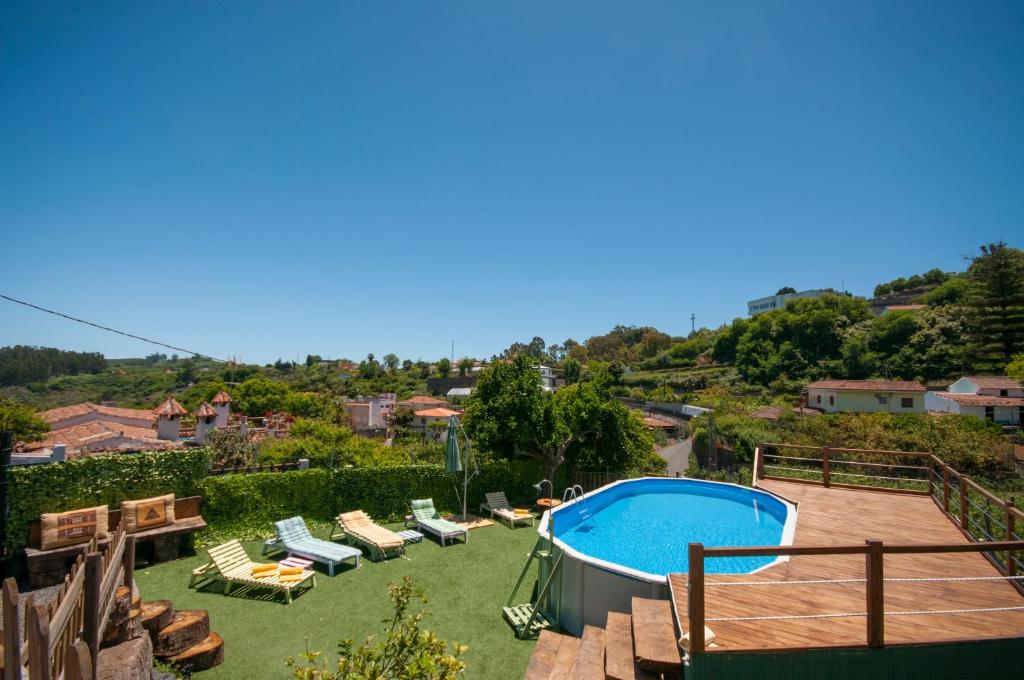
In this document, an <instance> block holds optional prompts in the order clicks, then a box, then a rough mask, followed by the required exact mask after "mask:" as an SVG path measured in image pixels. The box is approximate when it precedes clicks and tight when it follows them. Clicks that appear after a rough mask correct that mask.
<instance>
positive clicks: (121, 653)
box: [96, 635, 153, 680]
mask: <svg viewBox="0 0 1024 680" xmlns="http://www.w3.org/2000/svg"><path fill="white" fill-rule="evenodd" d="M152 672H153V644H152V643H151V642H150V640H149V636H148V635H143V636H141V637H139V638H136V639H135V640H131V641H129V642H125V643H124V644H120V645H117V646H116V647H108V648H107V649H104V650H102V651H101V652H100V654H99V661H98V668H97V672H96V680H149V679H150V676H151V674H152Z"/></svg>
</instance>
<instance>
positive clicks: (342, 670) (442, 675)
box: [286, 576, 467, 680]
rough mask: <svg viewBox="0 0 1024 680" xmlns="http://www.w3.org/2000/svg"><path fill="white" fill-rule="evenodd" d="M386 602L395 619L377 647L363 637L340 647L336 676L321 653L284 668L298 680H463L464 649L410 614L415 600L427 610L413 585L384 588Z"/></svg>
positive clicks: (371, 638)
mask: <svg viewBox="0 0 1024 680" xmlns="http://www.w3.org/2000/svg"><path fill="white" fill-rule="evenodd" d="M388 597H389V598H390V599H391V601H392V602H393V603H394V607H395V610H394V614H393V615H392V617H391V620H390V622H388V621H387V620H385V621H384V623H390V625H389V626H388V628H387V630H386V632H385V636H384V638H383V639H381V640H380V641H379V642H377V641H376V637H375V636H373V635H367V636H366V637H365V638H364V639H363V642H362V643H361V644H359V645H356V643H355V641H354V640H342V641H341V642H340V643H339V644H338V669H337V672H334V671H331V670H330V669H329V668H328V665H327V662H326V661H325V660H323V659H321V652H318V651H310V650H309V649H308V648H307V650H306V651H305V652H303V653H302V655H301V659H302V660H301V661H297V660H296V659H295V658H294V657H288V659H287V661H286V663H287V665H288V667H289V668H291V669H293V670H292V673H293V675H294V677H296V678H299V679H300V680H356V679H357V678H402V680H455V678H459V677H462V672H463V670H465V668H466V664H465V663H464V662H463V661H462V660H461V658H460V657H462V655H463V654H465V653H466V649H467V647H466V646H465V645H460V644H458V643H454V644H453V645H452V649H451V651H450V652H449V649H448V643H447V642H445V641H444V640H442V639H441V638H439V637H437V635H435V634H434V633H433V632H431V631H429V630H425V629H423V627H422V623H423V618H424V617H425V616H426V612H425V611H424V610H423V609H420V610H419V611H417V612H415V613H410V611H409V606H410V605H411V604H412V602H413V600H414V599H415V600H419V601H420V602H421V603H423V604H426V602H427V598H426V596H425V595H424V593H423V590H422V589H418V588H414V587H413V585H412V579H410V578H409V577H408V576H404V577H402V582H401V583H389V584H388Z"/></svg>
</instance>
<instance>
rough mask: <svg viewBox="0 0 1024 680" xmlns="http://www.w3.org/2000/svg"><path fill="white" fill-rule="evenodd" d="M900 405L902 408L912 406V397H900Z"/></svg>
mask: <svg viewBox="0 0 1024 680" xmlns="http://www.w3.org/2000/svg"><path fill="white" fill-rule="evenodd" d="M900 406H902V407H903V408H914V398H913V397H901V398H900Z"/></svg>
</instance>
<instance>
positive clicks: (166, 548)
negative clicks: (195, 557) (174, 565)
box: [153, 535, 181, 562]
mask: <svg viewBox="0 0 1024 680" xmlns="http://www.w3.org/2000/svg"><path fill="white" fill-rule="evenodd" d="M180 546H181V536H177V535H175V536H158V537H156V538H154V539H153V562H170V561H171V560H176V559H178V552H179V548H180Z"/></svg>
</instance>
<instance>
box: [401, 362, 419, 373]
mask: <svg viewBox="0 0 1024 680" xmlns="http://www.w3.org/2000/svg"><path fill="white" fill-rule="evenodd" d="M415 367H416V364H414V363H413V362H412V359H405V360H404V361H402V370H403V371H405V372H406V373H408V372H409V371H411V370H412V369H413V368H415Z"/></svg>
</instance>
